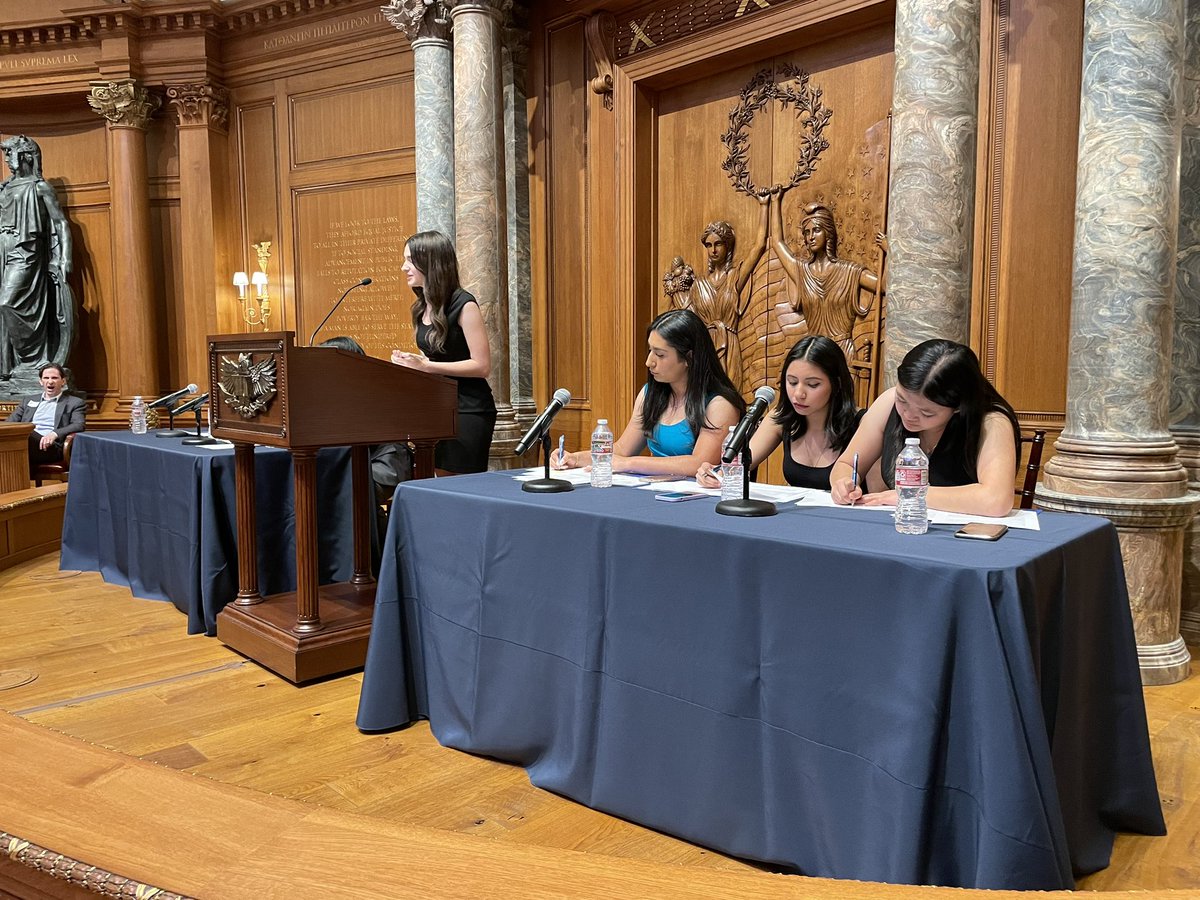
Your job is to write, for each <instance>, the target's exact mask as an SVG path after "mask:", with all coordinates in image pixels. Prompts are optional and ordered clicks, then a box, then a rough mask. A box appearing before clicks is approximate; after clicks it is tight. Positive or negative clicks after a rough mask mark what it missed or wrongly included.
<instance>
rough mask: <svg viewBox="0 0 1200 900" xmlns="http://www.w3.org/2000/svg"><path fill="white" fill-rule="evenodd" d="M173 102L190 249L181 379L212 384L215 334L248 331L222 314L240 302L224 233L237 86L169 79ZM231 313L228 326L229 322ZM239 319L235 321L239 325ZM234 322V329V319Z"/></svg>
mask: <svg viewBox="0 0 1200 900" xmlns="http://www.w3.org/2000/svg"><path fill="white" fill-rule="evenodd" d="M167 102H168V103H169V104H170V106H171V109H172V110H173V111H174V113H175V121H176V124H177V126H178V128H179V213H180V216H179V231H180V239H181V240H180V244H181V247H182V250H183V259H182V266H181V273H180V274H181V282H182V283H181V288H182V292H183V316H182V322H181V323H180V324H181V327H180V342H181V345H182V347H181V355H182V360H181V363H182V365H183V367H184V371H183V372H181V373H180V377H179V378H177V379H176V381H179V382H180V383H181V384H182V383H184V382H195V383H196V384H199V385H201V390H206V389H207V388H206V385H208V381H209V372H208V341H207V338H208V335H210V334H217V333H220V332H224V331H230V330H241V315H240V310H239V314H238V317H237V318H236V319H232V317H231V316H230V315H226V316H224V317H220V318H219V317H218V310H219V308H220V305H221V303H222V301H224V303H225V304H227V305H228V304H236V301H235V300H234V299H233V298H234V295H233V289H232V287H227V286H228V285H229V284H230V281H229V279H230V277H231V276H232V274H233V267H232V266H231V265H230V263H229V250H228V248H227V247H226V246H225V239H224V235H225V234H227V233H228V227H229V216H228V203H227V201H226V195H227V191H228V189H229V179H228V171H227V169H228V167H227V164H226V160H227V159H228V147H227V141H226V135H227V128H228V122H229V92H228V91H227V90H225V88H223V87H222V86H220V85H218V84H213V83H211V82H200V83H196V84H177V85H168V87H167ZM221 318H223V319H224V322H225V325H226V327H221V325H220V324H219V323H220V319H221ZM235 322H236V323H237V324H234V323H235ZM231 324H232V325H233V328H229V327H228V326H229V325H231Z"/></svg>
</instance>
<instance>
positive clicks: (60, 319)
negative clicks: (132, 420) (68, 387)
mask: <svg viewBox="0 0 1200 900" xmlns="http://www.w3.org/2000/svg"><path fill="white" fill-rule="evenodd" d="M0 149H2V150H3V153H4V162H5V163H6V165H7V166H8V169H9V173H10V174H9V177H8V178H7V179H5V180H4V181H3V182H0V379H3V380H8V379H11V378H13V377H14V376H15V375H19V374H22V373H36V372H37V370H38V368H39V367H40V366H42V365H43V364H45V363H55V364H57V365H60V366H61V365H63V364H64V363H65V362H66V360H67V354H68V353H69V352H70V349H71V341H72V339H73V338H74V332H75V305H74V298H73V297H72V295H71V289H70V287H69V286H68V285H67V276H68V275H69V274H70V272H71V227H70V223H68V222H67V217H66V216H65V215H64V214H63V211H62V208H61V207H60V206H59V205H58V198H57V196H55V193H54V188H52V187H51V186H50V185H49V184H47V183H46V182H45V181H44V180H43V179H42V151H41V148H40V147H38V145H37V143H36V142H35V141H33V140H32V139H30V138H28V137H26V136H25V135H23V134H19V135H16V136H14V137H10V138H9V139H8V140H6V141H3V142H2V143H0Z"/></svg>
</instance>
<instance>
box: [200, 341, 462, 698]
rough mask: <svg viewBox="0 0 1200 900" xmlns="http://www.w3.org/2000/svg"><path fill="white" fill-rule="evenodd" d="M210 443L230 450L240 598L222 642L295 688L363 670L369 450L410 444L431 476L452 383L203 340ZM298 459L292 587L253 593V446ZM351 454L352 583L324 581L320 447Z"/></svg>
mask: <svg viewBox="0 0 1200 900" xmlns="http://www.w3.org/2000/svg"><path fill="white" fill-rule="evenodd" d="M208 365H209V378H210V381H211V390H210V400H209V403H210V406H209V409H210V412H211V415H212V434H213V437H218V438H224V439H225V440H229V441H233V442H234V467H235V469H234V470H235V477H236V486H237V535H238V593H237V598H236V599H235V600H234V601H233V602H232V603H230V604H228V605H227V606H226V607H225V608H224V609H223V610H222V611H221V613H220V614H219V615H218V616H217V637H218V638H219V639H220V640H221V641H222V642H223V643H225V644H227V645H229V646H230V647H232V648H233V649H234V650H237V651H238V652H239V653H242V654H243V655H245V656H248V657H250V658H251V659H253V660H255V661H256V662H259V663H261V664H262V665H264V666H266V667H267V668H268V669H271V670H272V671H274V672H278V673H279V674H280V675H282V676H283V677H284V678H287V679H288V680H289V681H292V682H295V683H299V682H304V681H311V680H312V679H314V678H320V677H322V676H324V675H332V674H334V673H337V672H345V671H347V670H349V669H354V668H357V667H358V666H361V665H362V664H363V661H364V660H365V659H366V652H367V639H368V637H369V636H370V633H371V615H372V612H373V609H374V604H375V579H374V578H373V577H372V576H371V546H370V516H371V515H372V512H371V510H372V505H373V502H374V501H373V499H372V493H373V492H372V488H371V477H370V471H369V468H368V460H367V446H368V445H369V444H381V443H389V442H399V441H410V442H412V443H413V444H415V445H416V448H417V451H416V459H415V475H416V477H418V478H426V477H431V476H432V475H433V447H434V444H435V443H436V442H437V441H439V440H441V439H443V438H450V437H454V435H455V433H456V419H455V411H456V409H457V405H458V388H457V385H456V383H455V381H454V380H453V379H451V378H445V377H442V376H440V375H429V374H427V373H424V372H417V371H415V370H413V369H406V368H403V367H401V366H397V365H393V364H392V363H390V362H384V361H383V360H379V359H373V358H370V357H365V356H359V355H357V354H354V353H348V352H346V351H344V350H336V349H333V348H329V347H297V346H295V334H294V332H291V331H280V332H260V333H255V334H227V335H215V336H210V337H209V338H208ZM255 444H265V445H267V446H270V447H282V448H285V449H287V450H289V451H291V454H292V467H293V472H294V475H295V515H296V527H295V533H296V590H295V592H292V593H286V594H275V595H273V596H270V597H263V596H261V595H260V594H259V592H258V548H257V541H256V527H257V526H256V523H257V518H258V514H257V510H256V509H255V489H254V445H255ZM345 445H350V446H351V448H352V449H351V451H350V452H351V466H352V469H351V471H352V483H353V491H354V498H353V499H354V575H353V577H352V578H351V580H350V581H349V582H345V583H341V584H330V585H325V586H324V587H320V586H318V584H317V497H316V480H317V450H319V449H320V448H321V447H333V446H345Z"/></svg>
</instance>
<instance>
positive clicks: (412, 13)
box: [379, 0, 451, 44]
mask: <svg viewBox="0 0 1200 900" xmlns="http://www.w3.org/2000/svg"><path fill="white" fill-rule="evenodd" d="M448 5H449V4H447V3H442V2H440V0H391V2H390V3H389V4H388V5H387V6H381V7H379V11H380V12H381V13H383V17H384V18H385V19H387V20H388V21H389V22H391V23H392V25H394V26H395V27H396V28H398V29H399V30H400V31H402V32H404V36H405V37H406V38H408V42H409V43H410V44H413V43H416V42H417V41H418V40H421V39H429V40H436V41H448V40H449V39H450V28H451V25H450V11H449V9H448V8H447V7H448Z"/></svg>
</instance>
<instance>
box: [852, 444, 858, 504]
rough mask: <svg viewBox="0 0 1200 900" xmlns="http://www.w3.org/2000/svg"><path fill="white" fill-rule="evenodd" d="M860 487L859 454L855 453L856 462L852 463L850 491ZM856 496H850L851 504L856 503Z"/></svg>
mask: <svg viewBox="0 0 1200 900" xmlns="http://www.w3.org/2000/svg"><path fill="white" fill-rule="evenodd" d="M857 487H858V454H857V453H855V454H854V462H853V463H851V465H850V492H851V493H853V492H854V490H855V489H856V488H857ZM854 500H855V498H853V497H851V498H850V505H851V506H853V505H854Z"/></svg>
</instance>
